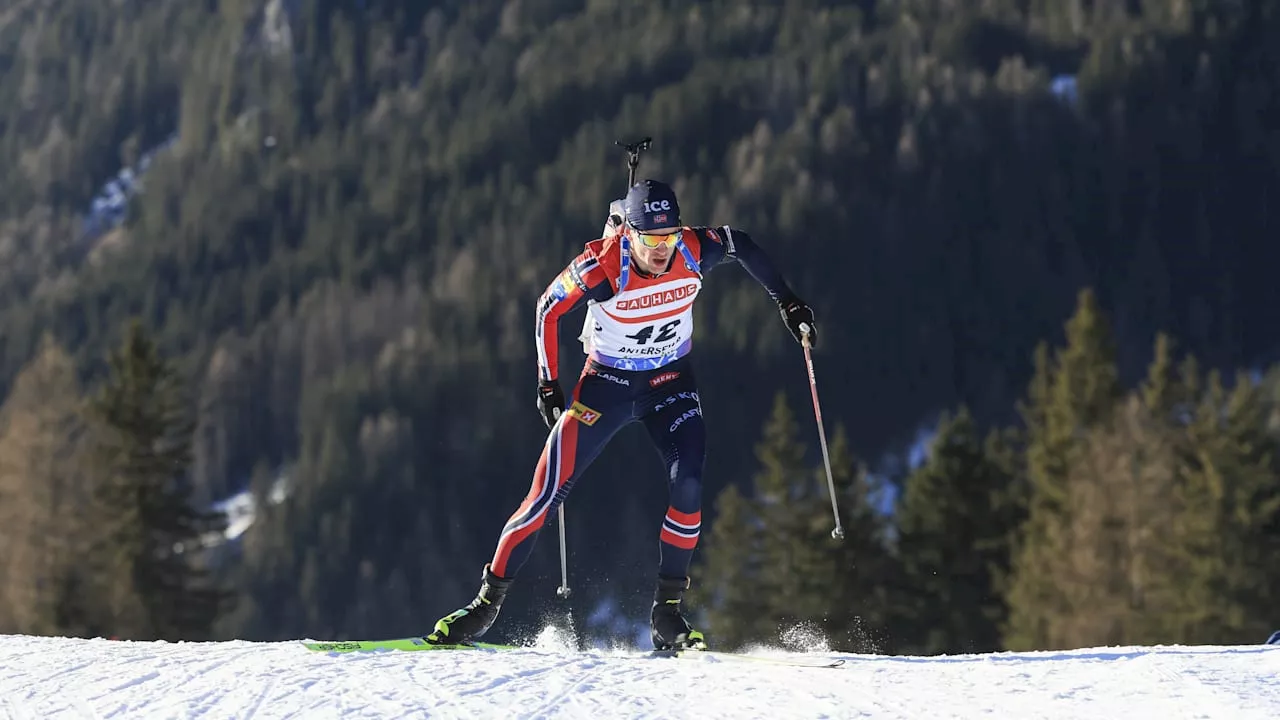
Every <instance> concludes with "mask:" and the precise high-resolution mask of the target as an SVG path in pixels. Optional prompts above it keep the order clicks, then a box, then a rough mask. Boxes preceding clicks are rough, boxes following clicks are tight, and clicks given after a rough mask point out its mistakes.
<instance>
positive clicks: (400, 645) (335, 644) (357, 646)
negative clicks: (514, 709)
mask: <svg viewBox="0 0 1280 720" xmlns="http://www.w3.org/2000/svg"><path fill="white" fill-rule="evenodd" d="M302 646H303V647H305V648H306V649H308V650H312V651H314V652H327V653H349V652H388V651H391V650H400V651H405V652H418V651H421V650H514V649H516V646H515V645H499V644H496V643H480V642H477V643H458V644H452V645H440V644H436V643H429V642H427V641H426V639H425V638H420V637H409V638H394V639H391V640H339V641H325V642H308V641H302Z"/></svg>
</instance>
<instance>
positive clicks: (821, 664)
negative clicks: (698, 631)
mask: <svg viewBox="0 0 1280 720" xmlns="http://www.w3.org/2000/svg"><path fill="white" fill-rule="evenodd" d="M650 654H651V655H652V656H653V657H663V658H678V659H681V660H703V659H711V660H713V661H715V660H728V661H737V660H742V661H745V662H760V663H770V664H773V665H790V666H792V667H813V668H834V667H840V666H841V665H843V664H844V659H843V658H835V659H832V658H824V657H810V656H806V655H790V656H787V657H772V656H769V655H748V654H746V653H735V652H722V651H719V650H686V649H674V650H653V651H651V653H650Z"/></svg>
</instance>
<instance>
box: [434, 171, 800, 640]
mask: <svg viewBox="0 0 1280 720" xmlns="http://www.w3.org/2000/svg"><path fill="white" fill-rule="evenodd" d="M728 260H736V261H737V262H738V263H739V264H741V265H742V266H743V267H744V268H746V270H747V272H748V273H750V275H751V276H752V277H753V278H754V279H755V280H756V281H757V282H759V283H760V284H761V285H762V286H764V288H765V290H766V291H768V293H769V296H770V298H772V299H773V300H774V302H775V303H777V305H778V308H779V310H780V312H781V314H782V318H783V320H784V322H785V323H786V326H787V328H788V329H789V330H790V331H791V334H792V335H793V336H795V338H796V340H797V341H798V342H799V341H802V330H801V328H802V327H803V328H804V331H805V332H807V333H808V335H809V341H810V344H811V345H813V344H816V341H817V329H816V327H815V326H814V318H813V312H812V311H811V310H810V309H809V307H808V306H807V305H805V303H803V302H801V301H800V300H799V299H798V298H797V297H796V296H795V294H794V293H793V292H792V291H791V289H790V288H789V287H788V286H787V284H786V283H785V282H784V281H783V279H782V277H781V275H780V274H779V273H778V271H777V270H776V269H775V268H774V266H773V264H772V262H771V261H770V259H769V258H768V257H767V256H766V254H765V253H764V251H763V250H761V249H760V248H759V247H758V246H756V244H755V243H754V242H753V241H752V239H751V237H750V236H748V235H747V234H746V233H744V232H742V231H740V230H735V229H733V228H731V227H729V226H727V225H725V226H721V227H717V228H710V227H686V226H682V225H681V223H680V206H679V203H678V202H677V200H676V195H675V192H674V191H673V190H672V189H671V188H670V187H669V186H667V185H666V184H664V183H662V182H658V181H655V180H643V181H641V182H638V183H636V184H634V185H633V186H632V187H631V188H630V189H629V190H628V192H627V195H626V197H625V198H624V199H623V200H622V201H621V202H618V201H615V202H614V203H613V204H612V205H611V207H610V217H609V220H608V222H607V223H606V226H605V236H604V237H603V238H601V239H599V240H595V241H592V242H590V243H587V245H586V248H585V250H584V251H583V252H582V253H581V254H579V255H578V256H577V257H576V258H574V260H573V262H571V263H569V265H568V267H566V268H565V270H564V271H563V272H562V273H560V275H559V276H558V277H557V278H556V279H555V280H554V281H552V283H551V284H550V285H549V286H548V287H547V289H546V291H545V292H544V293H543V294H542V297H541V298H540V299H539V300H538V305H537V323H536V339H537V351H538V398H537V400H538V402H537V404H538V410H539V411H540V412H541V413H542V417H543V420H544V421H545V422H546V424H547V426H548V427H549V428H550V430H551V433H550V435H549V436H548V438H547V441H546V444H545V445H544V446H543V450H542V455H541V457H540V458H539V459H538V464H537V466H536V469H535V470H534V473H533V484H532V486H531V487H530V488H529V493H528V495H527V496H526V497H525V498H524V502H523V503H522V504H521V505H520V506H519V508H517V509H516V511H515V513H514V514H512V515H511V517H510V519H509V520H508V522H507V524H506V526H505V527H504V528H503V530H502V533H501V535H500V536H499V538H498V544H497V548H496V549H495V551H494V554H493V558H492V559H491V561H490V562H489V563H488V564H486V565H485V566H484V570H483V573H482V583H481V586H480V591H479V593H478V594H477V595H476V597H475V599H474V600H472V601H471V603H470V604H468V605H467V606H465V607H463V608H461V609H459V610H456V611H454V612H453V613H450V614H449V615H447V616H445V617H444V618H441V619H440V620H439V621H438V622H437V623H436V624H435V628H434V631H433V632H432V633H431V634H430V635H428V636H427V638H426V640H427V641H428V642H432V643H440V644H454V643H465V642H468V641H473V640H475V639H477V638H479V637H480V636H481V635H483V634H484V633H485V632H486V631H487V630H488V629H489V627H490V626H491V625H492V624H493V622H494V620H495V619H497V617H498V612H499V609H500V608H501V606H502V602H503V600H504V599H505V597H506V595H507V591H508V589H509V588H510V586H511V583H512V580H513V579H514V578H515V576H516V573H517V572H518V571H519V569H520V567H521V566H522V565H524V563H525V561H526V560H527V559H528V557H529V552H530V550H531V549H532V548H533V545H534V541H535V540H536V539H537V536H538V533H539V531H540V530H541V528H542V526H543V524H544V523H545V522H546V519H547V518H548V517H549V516H551V514H552V513H554V512H555V511H556V509H557V507H558V506H559V504H560V503H561V502H563V501H564V499H565V497H566V496H567V495H568V493H569V491H570V490H571V489H572V488H573V484H574V483H575V482H576V481H577V479H578V478H579V477H580V476H581V475H582V473H583V472H584V471H585V470H586V469H587V466H588V465H589V464H590V463H591V462H592V461H593V460H594V459H595V457H596V456H597V455H598V454H599V453H600V451H601V450H602V449H603V448H604V446H605V445H606V444H607V443H608V442H609V440H610V439H611V438H612V437H613V436H614V434H615V433H617V432H618V430H620V429H622V428H623V427H624V426H626V425H628V424H630V423H632V422H637V421H638V422H641V423H643V424H644V426H645V429H646V430H647V431H648V433H649V436H650V438H651V439H652V441H653V443H654V445H655V446H656V447H657V449H658V450H659V451H660V453H661V455H662V458H663V461H664V462H665V464H666V470H667V484H668V490H669V498H670V499H669V507H668V509H667V513H666V517H665V518H664V519H663V521H662V527H661V530H660V532H659V564H658V578H657V589H656V591H655V593H654V598H653V607H652V611H651V615H650V626H651V635H652V639H653V644H654V647H655V648H656V649H660V650H665V649H670V648H676V647H683V648H700V649H704V648H706V642H705V639H704V637H703V635H702V633H700V632H698V631H697V630H694V629H693V628H692V627H691V626H690V625H689V622H688V621H687V620H686V619H685V617H684V615H683V614H682V613H681V609H680V603H681V600H682V599H683V596H684V592H685V590H686V589H687V588H688V587H689V578H688V570H689V563H690V560H691V559H692V557H693V551H694V547H695V546H696V545H697V542H698V534H699V530H700V528H701V522H702V470H703V458H704V455H705V431H704V428H703V424H702V407H701V405H700V402H699V399H698V389H697V385H696V382H695V379H694V374H693V366H692V364H691V362H690V357H689V352H690V349H691V348H692V338H693V304H694V301H695V299H696V298H697V296H698V294H699V292H700V291H701V288H702V276H703V274H704V273H705V272H707V271H709V270H711V269H712V268H713V267H715V266H717V265H719V264H721V263H723V262H726V261H728ZM583 303H586V304H587V316H586V322H585V323H584V325H583V329H582V334H581V336H580V337H579V339H580V340H581V341H582V343H583V349H584V351H585V352H586V354H587V362H586V364H585V366H584V367H583V371H582V374H581V376H580V377H579V379H578V382H577V384H576V386H575V387H574V389H573V392H572V394H571V396H570V397H569V398H568V399H567V400H566V398H565V396H564V393H563V392H562V390H561V388H560V384H559V381H558V375H557V373H558V370H559V362H558V348H559V323H560V318H561V317H563V316H564V315H565V314H566V313H569V312H571V311H573V310H575V309H576V308H578V307H580V306H581V305H582V304H583Z"/></svg>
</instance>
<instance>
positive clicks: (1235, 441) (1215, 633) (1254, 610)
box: [1175, 371, 1280, 644]
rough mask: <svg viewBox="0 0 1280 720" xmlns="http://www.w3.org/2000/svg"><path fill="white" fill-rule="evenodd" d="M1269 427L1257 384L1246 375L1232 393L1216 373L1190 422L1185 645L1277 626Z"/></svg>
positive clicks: (1184, 524) (1252, 637)
mask: <svg viewBox="0 0 1280 720" xmlns="http://www.w3.org/2000/svg"><path fill="white" fill-rule="evenodd" d="M1267 423H1268V417H1267V413H1266V412H1265V405H1264V402H1263V398H1262V391H1261V386H1260V385H1258V384H1257V383H1255V382H1253V381H1252V380H1251V379H1250V378H1249V377H1248V376H1247V375H1245V374H1243V373H1241V374H1240V375H1238V376H1237V378H1236V383H1235V388H1234V390H1233V391H1231V392H1230V393H1229V394H1228V393H1227V391H1226V390H1225V389H1224V388H1223V386H1222V381H1221V378H1220V376H1219V374H1218V373H1217V372H1216V371H1214V372H1211V373H1210V374H1209V379H1208V382H1207V385H1206V390H1205V393H1204V397H1203V399H1202V400H1201V403H1200V405H1199V407H1198V408H1197V413H1196V416H1195V419H1194V420H1193V422H1192V424H1191V426H1190V428H1189V432H1190V435H1191V446H1192V449H1191V452H1190V454H1189V457H1188V458H1187V463H1186V467H1185V469H1184V473H1185V477H1184V481H1183V483H1182V486H1181V496H1180V498H1179V499H1180V501H1181V502H1180V505H1181V508H1182V509H1183V516H1182V517H1181V519H1180V525H1179V528H1178V530H1179V532H1178V533H1177V535H1176V536H1175V537H1176V540H1177V541H1178V549H1179V551H1180V552H1181V557H1182V559H1183V561H1184V562H1185V564H1186V567H1187V570H1188V577H1187V578H1186V583H1185V588H1186V590H1185V596H1184V598H1185V601H1186V608H1185V611H1184V613H1183V614H1182V616H1181V618H1182V621H1183V623H1184V625H1183V627H1182V633H1183V634H1185V635H1186V636H1187V637H1188V639H1187V640H1185V641H1186V642H1200V643H1212V644H1232V643H1240V642H1256V641H1257V639H1258V638H1259V637H1262V636H1264V635H1265V634H1266V633H1267V632H1269V631H1270V629H1274V628H1271V627H1270V626H1271V625H1272V624H1274V623H1275V618H1274V616H1273V614H1274V609H1275V607H1276V604H1277V602H1280V597H1278V596H1277V594H1276V583H1275V581H1274V580H1273V579H1272V575H1273V572H1272V569H1271V566H1272V564H1273V562H1274V558H1275V557H1276V554H1277V553H1280V547H1278V545H1277V538H1276V536H1275V534H1274V528H1275V527H1276V525H1277V523H1278V522H1280V491H1277V489H1276V487H1275V477H1276V462H1277V460H1276V458H1277V456H1278V455H1280V453H1278V452H1277V450H1278V448H1277V443H1276V439H1275V438H1274V436H1269V435H1268V433H1267Z"/></svg>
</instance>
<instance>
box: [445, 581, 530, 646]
mask: <svg viewBox="0 0 1280 720" xmlns="http://www.w3.org/2000/svg"><path fill="white" fill-rule="evenodd" d="M480 577H481V578H482V580H483V582H482V583H481V585H480V592H479V593H477V594H476V598H475V600H472V601H471V604H470V605H467V606H466V607H463V608H459V609H457V610H454V611H453V612H451V613H449V614H448V615H445V616H444V617H442V618H440V619H439V620H437V621H436V626H435V629H434V630H433V631H432V633H431V634H430V635H428V636H427V637H426V641H427V642H429V643H431V644H433V645H455V644H458V645H460V644H463V643H468V642H471V641H472V640H475V639H476V638H479V637H480V636H481V635H484V634H485V632H486V631H488V630H489V626H491V625H493V621H494V620H497V619H498V611H499V610H500V609H501V608H502V600H503V598H505V597H506V596H507V589H508V588H510V587H511V578H500V577H498V576H497V575H494V574H493V573H492V572H490V571H489V566H488V565H487V564H486V565H485V566H484V573H483V574H482V575H481V576H480Z"/></svg>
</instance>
